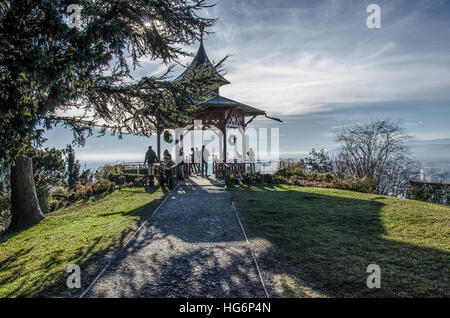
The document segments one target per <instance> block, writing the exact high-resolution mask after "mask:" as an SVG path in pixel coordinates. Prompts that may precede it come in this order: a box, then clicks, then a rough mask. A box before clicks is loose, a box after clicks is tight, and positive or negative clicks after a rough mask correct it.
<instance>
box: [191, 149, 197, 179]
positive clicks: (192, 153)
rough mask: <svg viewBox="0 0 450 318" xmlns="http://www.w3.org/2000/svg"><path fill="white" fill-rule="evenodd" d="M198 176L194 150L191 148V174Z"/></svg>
mask: <svg viewBox="0 0 450 318" xmlns="http://www.w3.org/2000/svg"><path fill="white" fill-rule="evenodd" d="M194 173H195V174H198V169H197V164H196V163H195V150H194V147H192V148H191V174H194Z"/></svg>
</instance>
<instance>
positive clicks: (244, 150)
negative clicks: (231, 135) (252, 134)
mask: <svg viewBox="0 0 450 318" xmlns="http://www.w3.org/2000/svg"><path fill="white" fill-rule="evenodd" d="M240 130H241V133H242V160H243V162H244V164H245V158H246V154H247V152H246V149H247V145H246V143H245V142H246V140H245V127H244V128H241V129H240Z"/></svg>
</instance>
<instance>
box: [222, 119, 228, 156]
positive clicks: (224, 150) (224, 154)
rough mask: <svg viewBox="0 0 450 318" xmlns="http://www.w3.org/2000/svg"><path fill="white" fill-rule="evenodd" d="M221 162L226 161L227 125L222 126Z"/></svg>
mask: <svg viewBox="0 0 450 318" xmlns="http://www.w3.org/2000/svg"><path fill="white" fill-rule="evenodd" d="M222 132H223V162H225V163H227V126H226V125H224V127H223V131H222Z"/></svg>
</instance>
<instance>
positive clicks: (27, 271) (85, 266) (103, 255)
mask: <svg viewBox="0 0 450 318" xmlns="http://www.w3.org/2000/svg"><path fill="white" fill-rule="evenodd" d="M157 190H158V188H155V187H153V188H152V187H147V188H145V192H146V193H149V194H152V193H154V192H155V191H157ZM127 191H129V192H133V191H134V189H127ZM162 191H163V193H164V194H165V195H166V194H167V193H168V190H167V189H162ZM140 192H143V191H140ZM163 198H164V197H163ZM163 198H161V199H156V200H153V201H152V202H150V203H147V204H144V205H142V206H139V207H137V208H135V209H132V210H130V211H127V212H125V213H124V212H123V211H122V212H117V213H110V214H108V213H105V214H97V215H96V217H108V216H111V215H114V214H122V215H131V216H138V217H139V219H138V220H137V221H135V222H134V224H133V225H132V226H129V227H127V228H126V229H124V230H123V231H122V232H121V233H120V235H119V237H117V238H114V242H112V243H111V244H109V245H106V246H102V247H101V248H100V249H98V248H99V247H98V246H99V244H100V243H102V242H104V241H111V237H110V236H107V237H105V236H104V235H98V236H96V237H94V238H93V239H90V241H89V242H88V243H87V244H84V245H83V246H81V247H79V248H77V249H75V250H71V251H70V256H67V254H66V252H67V250H66V249H65V246H63V245H61V246H60V249H57V250H52V251H51V254H50V255H48V256H47V257H45V259H43V260H42V263H40V264H39V266H38V268H37V267H36V266H28V265H29V264H28V263H29V261H30V255H29V254H30V253H33V248H34V246H36V245H33V246H31V247H27V248H22V249H19V250H17V251H14V253H13V254H11V255H9V256H8V257H6V258H4V259H2V261H1V262H0V274H2V273H3V274H5V273H7V272H8V271H11V273H7V274H8V275H0V277H1V278H0V286H5V285H6V284H10V285H11V286H12V288H10V290H8V292H7V293H5V294H3V295H4V297H55V296H56V297H67V296H69V297H70V296H77V295H78V294H79V293H80V291H75V292H74V294H72V295H70V294H68V288H67V286H66V279H67V276H68V275H69V274H68V273H66V272H65V269H66V268H67V266H68V265H69V264H77V265H79V266H80V268H81V273H82V286H88V285H89V284H90V283H91V282H92V280H93V279H94V277H95V276H96V275H97V274H98V273H99V271H100V270H101V269H102V268H103V266H104V264H105V262H108V259H109V258H110V257H111V256H112V255H113V254H114V253H115V252H116V251H117V250H118V249H119V248H120V247H121V246H123V245H124V244H125V242H127V240H128V239H129V238H130V237H131V236H132V235H133V234H134V233H135V231H136V229H137V228H138V227H139V226H140V225H141V224H142V223H143V222H145V220H146V219H147V218H148V216H150V215H151V214H152V213H153V211H154V209H155V208H156V207H157V206H158V205H159V204H160V203H161V202H162V200H163ZM28 229H30V228H28ZM26 230H27V229H22V230H20V231H17V232H13V233H11V232H9V233H6V234H4V235H2V236H0V243H1V242H5V241H7V240H9V239H12V238H13V237H15V236H17V235H18V234H20V233H22V232H23V231H26ZM50 233H51V232H50ZM80 234H82V233H80ZM39 235H42V233H39ZM50 235H51V234H50ZM80 239H82V236H81V235H80ZM37 244H39V242H38V243H37ZM25 245H26V244H25ZM36 270H39V271H42V272H43V273H44V274H43V275H32V274H33V272H35V271H36ZM2 276H3V277H2ZM30 280H31V281H30Z"/></svg>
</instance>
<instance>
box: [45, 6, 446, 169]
mask: <svg viewBox="0 0 450 318" xmlns="http://www.w3.org/2000/svg"><path fill="white" fill-rule="evenodd" d="M370 3H376V4H378V5H379V6H380V8H381V28H380V29H369V28H367V26H366V19H367V17H368V15H369V14H368V13H367V12H366V8H367V6H368V5H369V4H370ZM203 14H204V15H205V16H209V17H219V19H220V21H219V22H218V23H217V25H216V26H215V27H214V28H213V29H212V31H213V32H214V34H212V35H210V36H209V37H207V38H206V39H205V48H206V51H207V53H208V55H209V57H210V59H212V60H216V61H217V60H219V59H221V58H222V57H224V56H225V55H231V57H230V58H229V59H228V60H227V63H226V65H225V71H226V72H227V74H226V76H225V77H226V78H227V79H228V80H229V81H230V82H231V85H227V86H224V87H223V88H222V89H221V94H222V95H224V96H225V97H228V98H232V99H234V100H237V101H240V102H242V103H245V104H248V105H252V106H255V107H258V108H261V109H264V110H265V111H267V112H268V113H269V114H270V115H274V116H278V117H280V118H282V119H283V120H284V123H283V124H277V123H275V122H273V121H268V120H255V121H254V124H253V127H267V128H271V127H278V128H279V129H280V137H281V140H280V151H281V154H282V155H283V154H284V155H286V156H291V157H295V156H297V155H299V154H303V153H306V152H308V151H309V150H310V149H311V148H312V147H316V148H321V147H324V148H326V149H329V148H333V147H335V144H334V141H333V134H334V131H335V129H336V128H337V127H339V126H342V125H346V124H349V123H352V122H361V121H368V120H370V119H372V118H380V119H384V118H391V119H394V120H397V119H400V120H402V122H403V124H404V126H405V127H406V128H407V131H408V132H409V133H410V134H411V135H413V136H415V137H416V138H417V139H419V140H430V139H440V138H450V129H449V126H450V125H449V124H448V121H449V119H450V54H449V53H450V1H439V0H434V1H400V0H396V1H378V0H371V1H360V0H358V1H346V0H339V1H330V0H323V1H322V0H318V1H298V0H295V1H286V0H282V1H281V0H280V1H275V0H271V1H265V0H236V1H235V0H222V1H219V2H218V4H217V5H216V6H215V7H214V8H211V9H209V10H208V11H205V12H203ZM197 47H198V44H196V45H194V46H192V47H190V48H189V50H190V51H191V52H193V53H195V51H196V49H197ZM189 60H190V59H189V58H183V59H182V60H181V62H182V63H184V64H186V63H189ZM162 68H163V66H161V65H159V64H158V63H155V62H150V61H144V62H143V63H142V68H140V69H138V70H137V71H136V74H135V75H136V77H139V76H142V75H152V74H155V73H158V72H160V71H161V70H162ZM181 71H182V68H181V67H180V68H178V69H177V71H176V72H175V73H174V76H175V75H178V74H179V73H180V72H181ZM46 137H47V138H48V142H47V146H57V147H64V145H65V144H66V143H68V142H69V141H70V140H71V133H70V132H68V131H65V130H64V129H63V128H57V129H55V130H52V131H50V132H49V133H47V136H46ZM154 139H155V138H150V139H148V138H140V137H134V136H126V137H125V139H124V140H122V141H119V140H117V137H111V136H105V137H102V138H101V139H99V138H91V139H90V140H88V143H87V145H86V147H85V148H83V149H79V150H78V153H79V157H80V158H81V159H82V160H91V161H92V160H93V161H95V160H100V158H101V160H106V159H104V158H111V160H110V161H111V162H113V161H115V160H113V158H118V159H116V160H133V159H132V158H136V159H138V158H139V156H141V154H142V155H143V154H144V153H145V148H146V146H147V144H149V143H150V144H154V143H155V140H154Z"/></svg>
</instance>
